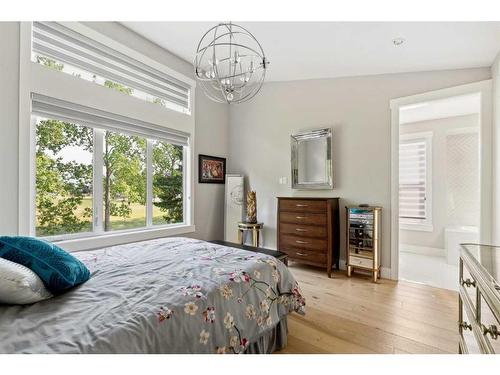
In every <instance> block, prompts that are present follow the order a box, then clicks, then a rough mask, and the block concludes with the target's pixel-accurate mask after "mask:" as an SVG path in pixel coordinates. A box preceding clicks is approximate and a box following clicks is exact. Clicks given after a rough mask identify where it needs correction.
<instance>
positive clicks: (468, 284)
mask: <svg viewBox="0 0 500 375" xmlns="http://www.w3.org/2000/svg"><path fill="white" fill-rule="evenodd" d="M463 285H465V286H466V287H467V288H470V287H471V286H472V287H474V288H475V287H476V281H475V280H471V279H469V278H468V279H466V280H462V286H463Z"/></svg>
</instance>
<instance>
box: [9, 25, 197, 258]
mask: <svg viewBox="0 0 500 375" xmlns="http://www.w3.org/2000/svg"><path fill="white" fill-rule="evenodd" d="M65 24H69V25H71V27H74V28H77V29H78V30H79V32H81V33H84V34H85V35H87V36H89V37H95V38H97V39H98V40H99V41H101V42H104V43H109V44H108V45H109V46H112V47H113V48H116V49H117V50H118V51H120V52H122V53H129V54H130V55H131V56H133V57H134V58H135V59H137V60H140V61H142V62H143V63H146V64H152V66H154V67H155V68H157V69H158V68H160V69H163V70H165V71H168V72H169V74H171V75H172V76H175V77H176V78H178V79H181V80H183V81H184V82H186V83H187V84H190V85H191V89H190V92H191V93H194V92H195V86H196V83H195V81H194V80H192V79H190V78H188V77H185V76H183V75H182V74H180V73H178V72H176V71H173V70H171V69H170V68H168V67H166V66H164V65H163V64H160V63H158V62H156V61H154V60H152V59H150V58H149V57H147V56H144V55H142V54H141V53H139V52H137V51H135V50H132V49H130V48H128V47H126V46H124V45H122V44H120V43H119V42H116V41H114V40H113V39H110V38H108V37H107V36H105V35H103V34H100V33H98V32H97V31H95V30H93V29H91V28H89V27H87V26H85V25H83V24H81V23H65ZM31 30H32V24H31V22H21V30H20V68H19V81H20V89H19V201H18V206H19V210H18V214H19V216H18V233H19V235H26V236H33V235H35V223H36V222H35V219H36V216H35V207H36V205H35V204H36V203H35V195H36V186H35V182H36V181H35V171H36V170H35V168H36V165H35V147H36V144H35V143H36V132H35V124H34V123H33V122H34V119H33V116H32V111H31V95H32V94H40V95H46V96H50V97H53V98H55V99H61V100H66V101H68V102H71V103H75V104H78V105H84V106H88V107H91V108H95V109H99V110H103V111H108V112H109V113H114V114H117V115H121V116H127V117H130V118H132V119H134V118H135V119H140V120H141V121H145V122H148V123H151V124H153V125H155V126H161V127H165V128H166V129H172V130H174V131H182V132H185V133H187V134H188V135H189V146H187V147H184V155H183V156H184V163H185V164H184V166H183V178H184V197H183V198H184V215H183V218H184V223H181V224H167V225H155V226H153V227H143V228H137V229H127V230H117V231H112V232H100V233H94V232H93V233H88V232H87V233H77V234H70V235H66V236H65V237H64V238H59V239H58V238H50V240H52V241H54V242H57V243H58V244H59V245H61V246H63V247H64V248H65V249H66V250H68V251H80V250H89V249H94V248H99V247H105V246H113V245H118V244H122V243H129V242H136V241H142V240H148V239H153V238H159V237H165V236H172V235H181V234H186V233H193V232H194V231H195V225H194V222H193V218H194V204H193V195H194V189H193V187H194V173H193V170H194V168H193V165H194V164H193V163H194V149H193V145H194V136H195V134H194V133H195V131H194V130H195V116H194V111H191V113H190V114H185V113H180V112H178V111H175V110H172V109H169V108H167V107H163V106H160V105H157V104H154V103H149V102H146V101H143V100H142V99H139V98H135V97H129V96H127V95H123V94H122V93H120V92H117V91H115V90H110V89H108V88H106V87H102V86H99V85H96V84H94V83H93V82H88V81H85V80H82V79H80V78H77V77H73V76H71V75H68V74H66V73H62V72H56V71H53V70H51V69H47V68H46V67H43V66H41V65H40V64H38V63H36V62H33V61H31V56H32V49H31V47H32V46H31V43H32V40H31ZM103 98H105V100H103ZM190 108H192V109H193V108H195V96H194V95H191V96H190ZM75 122H76V123H78V124H81V125H84V126H87V125H85V124H84V123H83V122H81V121H75ZM145 138H147V136H146V137H145ZM96 146H97V145H95V147H96ZM94 181H95V180H94ZM98 185H99V184H98ZM93 194H96V186H94V193H93ZM45 239H49V238H48V237H45Z"/></svg>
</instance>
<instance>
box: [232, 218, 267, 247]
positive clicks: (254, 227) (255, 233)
mask: <svg viewBox="0 0 500 375" xmlns="http://www.w3.org/2000/svg"><path fill="white" fill-rule="evenodd" d="M263 227H264V223H246V222H240V223H238V242H239V243H240V244H242V245H243V243H244V242H245V241H244V236H243V234H244V233H245V231H247V230H251V231H252V246H254V247H259V239H260V230H261V229H262V228H263Z"/></svg>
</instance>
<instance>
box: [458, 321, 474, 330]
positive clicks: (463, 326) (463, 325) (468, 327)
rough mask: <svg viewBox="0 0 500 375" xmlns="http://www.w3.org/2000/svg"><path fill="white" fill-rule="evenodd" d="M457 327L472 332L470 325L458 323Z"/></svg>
mask: <svg viewBox="0 0 500 375" xmlns="http://www.w3.org/2000/svg"><path fill="white" fill-rule="evenodd" d="M458 326H459V327H461V328H462V329H465V330H468V329H469V330H471V331H472V325H471V324H468V323H467V322H460V323H458Z"/></svg>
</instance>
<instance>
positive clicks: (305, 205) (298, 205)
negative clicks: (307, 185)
mask: <svg viewBox="0 0 500 375" xmlns="http://www.w3.org/2000/svg"><path fill="white" fill-rule="evenodd" d="M307 206H308V205H307V204H296V205H295V207H307Z"/></svg>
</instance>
